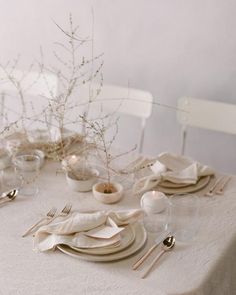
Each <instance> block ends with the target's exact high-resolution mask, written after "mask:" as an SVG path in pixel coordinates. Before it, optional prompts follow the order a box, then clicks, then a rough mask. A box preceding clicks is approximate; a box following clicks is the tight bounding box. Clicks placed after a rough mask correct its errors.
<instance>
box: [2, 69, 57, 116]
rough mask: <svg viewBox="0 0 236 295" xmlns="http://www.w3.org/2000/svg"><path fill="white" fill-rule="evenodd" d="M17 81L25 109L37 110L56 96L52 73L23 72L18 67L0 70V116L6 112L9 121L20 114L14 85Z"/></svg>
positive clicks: (19, 104) (54, 78) (18, 99)
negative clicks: (7, 70) (10, 69)
mask: <svg viewBox="0 0 236 295" xmlns="http://www.w3.org/2000/svg"><path fill="white" fill-rule="evenodd" d="M17 83H18V85H19V84H20V88H21V90H22V93H23V94H24V98H25V100H26V109H27V110H28V111H29V112H30V111H32V112H38V111H39V110H40V109H43V108H44V107H46V103H48V101H49V99H50V98H52V97H55V96H56V94H57V90H58V79H57V76H56V75H54V74H52V73H39V72H36V71H30V72H24V71H21V70H18V69H14V70H13V71H10V72H9V73H7V72H4V71H1V72H0V96H1V105H0V108H1V109H0V111H1V116H2V115H3V114H4V113H6V112H7V113H8V118H9V120H10V121H14V120H17V119H18V118H19V117H20V116H21V114H22V109H23V106H22V102H21V98H20V97H19V91H18V90H17V87H16V84H17ZM14 84H15V86H14ZM28 115H29V116H30V115H32V114H28Z"/></svg>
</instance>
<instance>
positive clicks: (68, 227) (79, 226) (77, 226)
mask: <svg viewBox="0 0 236 295" xmlns="http://www.w3.org/2000/svg"><path fill="white" fill-rule="evenodd" d="M141 215H142V210H128V211H117V212H115V211H108V212H106V211H100V212H94V213H78V212H74V213H72V214H71V215H69V216H67V217H66V218H63V219H61V220H60V221H54V222H53V223H51V224H48V225H45V226H42V227H40V228H39V230H38V231H37V232H36V234H35V237H34V249H35V250H36V251H46V250H50V249H54V248H55V247H56V246H57V245H58V244H65V245H68V246H73V247H77V248H97V247H107V246H114V247H115V246H118V245H119V241H120V235H119V233H120V232H121V231H122V230H123V229H124V228H123V227H122V226H125V225H128V224H131V223H134V222H136V221H137V220H138V219H139V218H140V217H141Z"/></svg>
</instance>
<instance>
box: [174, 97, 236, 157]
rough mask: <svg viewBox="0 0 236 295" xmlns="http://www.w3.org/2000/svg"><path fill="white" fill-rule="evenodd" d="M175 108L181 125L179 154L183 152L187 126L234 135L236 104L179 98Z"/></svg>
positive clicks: (235, 131) (235, 130) (235, 129)
mask: <svg viewBox="0 0 236 295" xmlns="http://www.w3.org/2000/svg"><path fill="white" fill-rule="evenodd" d="M177 108H178V111H177V119H178V121H179V122H180V124H181V125H182V144H181V154H184V152H185V145H186V137H187V127H188V126H191V127H198V128H204V129H209V130H214V131H220V132H225V133H230V134H236V104H228V103H223V102H217V101H211V100H203V99H197V98H192V97H181V98H180V99H178V104H177Z"/></svg>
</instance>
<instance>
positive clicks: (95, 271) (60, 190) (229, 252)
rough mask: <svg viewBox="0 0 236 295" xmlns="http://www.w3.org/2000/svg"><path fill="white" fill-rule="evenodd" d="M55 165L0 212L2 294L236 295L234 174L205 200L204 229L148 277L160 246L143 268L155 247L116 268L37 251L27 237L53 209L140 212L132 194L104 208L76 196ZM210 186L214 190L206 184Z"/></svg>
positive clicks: (88, 196) (164, 258)
mask: <svg viewBox="0 0 236 295" xmlns="http://www.w3.org/2000/svg"><path fill="white" fill-rule="evenodd" d="M56 168H57V165H56V164H55V163H46V165H45V167H44V168H43V170H42V173H41V176H40V179H39V186H40V193H39V194H38V195H37V196H34V197H22V196H18V197H17V198H16V200H15V201H14V202H9V203H8V204H6V205H5V206H2V207H1V208H0V222H1V223H0V286H1V287H0V295H42V294H49V295H53V294H57V295H65V294H66V295H75V294H80V295H101V294H102V295H103V294H104V295H110V294H112V295H119V294H121V295H126V294H127V295H144V294H148V295H152V294H157V295H179V294H181V295H183V294H184V295H233V294H236V280H235V277H236V226H235V224H236V222H235V220H236V177H233V178H232V180H231V181H230V182H229V183H228V185H227V188H226V191H225V194H224V195H216V196H213V197H205V196H203V193H204V192H205V191H206V190H207V188H206V189H205V190H203V191H201V192H198V193H197V194H198V195H200V196H201V195H202V197H200V206H201V211H200V217H199V218H200V221H201V227H200V231H199V233H198V235H197V236H196V239H195V241H193V242H191V243H189V244H180V243H176V246H175V247H174V249H173V250H172V251H170V252H168V253H166V254H165V255H163V256H162V257H161V259H160V260H159V262H158V263H157V264H156V267H154V269H153V271H152V272H151V273H150V274H149V276H148V277H147V278H146V279H141V274H142V273H143V271H144V269H145V267H146V266H147V265H148V264H149V263H150V262H151V261H152V260H153V258H154V257H155V255H157V254H158V252H159V251H160V249H156V250H155V252H154V253H153V254H152V256H151V257H150V258H149V260H148V261H147V262H146V263H145V264H144V265H143V267H141V268H140V269H139V270H137V271H133V270H132V265H133V263H134V262H136V260H137V259H138V258H139V257H140V255H141V254H143V253H144V251H146V250H147V249H148V247H150V246H151V245H152V244H153V241H154V239H155V237H154V236H150V235H149V239H148V243H147V244H146V246H145V247H144V249H142V251H140V252H139V253H138V254H137V255H133V256H131V257H129V258H127V259H124V260H121V261H116V262H110V263H93V262H87V261H82V260H80V259H75V258H73V257H70V256H67V255H65V254H63V253H61V252H60V251H58V250H56V251H54V252H50V253H49V252H43V253H35V252H34V251H33V250H32V248H33V244H32V237H26V238H22V237H21V235H22V234H23V233H24V232H25V230H26V229H27V228H28V227H29V226H30V225H31V224H32V223H34V222H35V221H37V220H38V219H39V218H40V217H41V216H42V214H45V213H46V212H47V211H48V210H49V209H50V208H51V207H53V206H56V207H57V208H58V210H61V209H62V208H63V207H64V206H65V204H66V203H67V202H71V203H72V204H73V209H74V210H83V211H86V210H88V211H89V210H124V209H133V208H140V206H139V201H140V200H139V198H137V197H135V196H133V195H132V194H131V193H129V192H127V194H126V195H125V196H124V198H123V199H122V200H121V201H120V202H119V203H117V204H114V205H104V204H101V203H99V202H98V201H97V200H95V199H94V198H93V197H92V194H91V193H76V192H71V191H70V189H69V188H68V186H67V185H66V180H65V176H64V175H63V174H56ZM208 188H209V186H208Z"/></svg>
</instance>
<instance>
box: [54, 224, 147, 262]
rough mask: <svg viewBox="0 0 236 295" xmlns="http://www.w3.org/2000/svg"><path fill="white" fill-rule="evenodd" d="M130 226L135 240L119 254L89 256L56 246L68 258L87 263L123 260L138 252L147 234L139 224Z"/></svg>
mask: <svg viewBox="0 0 236 295" xmlns="http://www.w3.org/2000/svg"><path fill="white" fill-rule="evenodd" d="M131 226H132V227H133V230H134V232H135V240H134V242H133V243H132V244H131V245H130V246H129V247H127V248H125V249H124V250H123V251H120V252H116V253H112V254H107V255H91V254H86V253H80V252H78V251H75V250H74V249H72V248H70V247H69V246H66V245H58V246H57V248H58V249H59V250H60V251H62V252H63V253H65V254H67V255H69V256H72V257H75V258H79V259H83V260H87V261H94V262H108V261H115V260H120V259H124V258H127V257H128V256H130V255H132V254H134V253H136V252H137V251H138V250H140V249H141V248H142V247H143V246H144V244H145V243H146V240H147V233H146V231H145V229H144V227H143V225H142V224H141V223H135V224H133V225H131Z"/></svg>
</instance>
